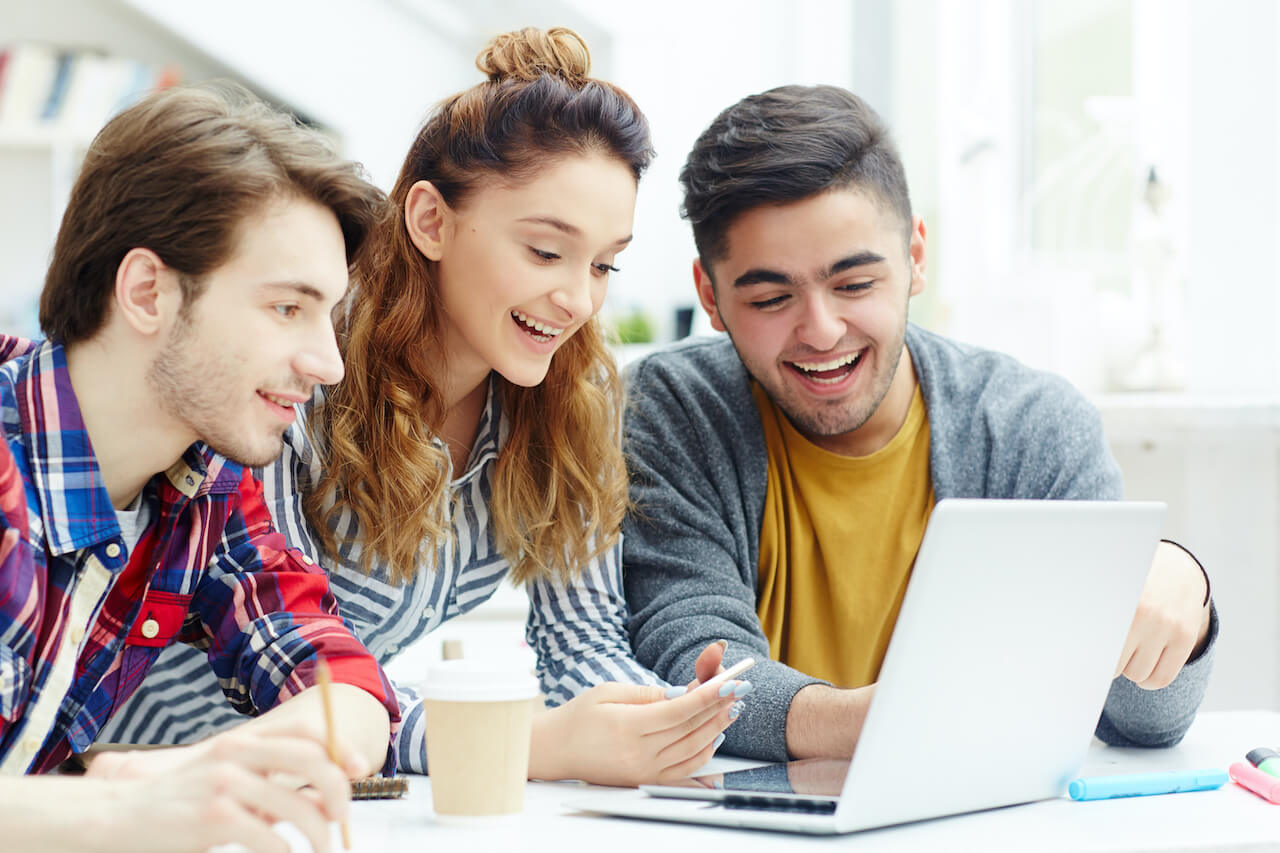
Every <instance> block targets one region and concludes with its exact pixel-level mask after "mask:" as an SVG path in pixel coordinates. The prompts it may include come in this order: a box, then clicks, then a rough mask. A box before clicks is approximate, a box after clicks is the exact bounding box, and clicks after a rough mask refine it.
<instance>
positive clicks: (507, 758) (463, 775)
mask: <svg viewBox="0 0 1280 853" xmlns="http://www.w3.org/2000/svg"><path fill="white" fill-rule="evenodd" d="M536 696H538V682H537V679H535V678H534V677H533V676H532V675H530V674H529V673H528V672H521V671H519V670H516V669H512V668H510V667H505V668H504V667H503V666H501V665H500V664H493V663H483V662H479V661H471V660H447V661H441V662H440V663H437V664H434V665H432V666H431V667H430V668H429V669H428V670H427V680H426V683H425V685H424V686H423V689H422V700H423V703H422V704H423V710H424V713H425V715H426V729H427V773H428V774H429V775H430V778H431V799H432V803H433V805H434V806H435V812H436V816H437V818H439V819H441V820H444V821H446V822H459V823H469V822H471V821H473V820H478V821H481V822H483V821H484V820H485V819H492V818H495V817H502V816H507V815H515V814H518V813H519V812H520V811H521V810H522V809H523V808H524V787H525V780H526V779H527V777H528V774H529V736H530V731H531V728H532V725H533V703H534V698H535V697H536Z"/></svg>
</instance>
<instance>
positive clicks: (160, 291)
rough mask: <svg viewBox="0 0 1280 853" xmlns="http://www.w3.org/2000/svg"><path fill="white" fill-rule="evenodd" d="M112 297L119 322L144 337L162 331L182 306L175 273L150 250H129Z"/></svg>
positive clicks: (117, 268)
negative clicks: (121, 321) (122, 322)
mask: <svg viewBox="0 0 1280 853" xmlns="http://www.w3.org/2000/svg"><path fill="white" fill-rule="evenodd" d="M113 295H114V297H115V306H114V307H115V310H116V312H117V313H118V314H119V316H120V319H121V320H123V321H124V322H125V323H126V324H127V325H128V326H129V327H130V328H131V329H133V330H134V331H136V332H137V333H138V334H140V335H143V336H147V337H150V336H152V335H156V334H158V333H160V332H161V331H163V330H164V329H166V328H167V327H168V325H169V323H170V321H171V318H172V317H174V316H176V315H177V313H178V311H179V309H180V308H181V307H182V293H181V290H180V289H179V287H178V281H177V274H176V273H175V272H174V271H173V270H171V269H169V268H168V267H167V266H165V263H164V261H162V260H160V256H159V255H157V254H156V253H155V252H153V251H151V250H150V249H130V250H129V252H128V253H127V254H126V255H125V256H124V258H123V259H122V260H121V261H120V266H118V267H116V286H115V291H114V294H113Z"/></svg>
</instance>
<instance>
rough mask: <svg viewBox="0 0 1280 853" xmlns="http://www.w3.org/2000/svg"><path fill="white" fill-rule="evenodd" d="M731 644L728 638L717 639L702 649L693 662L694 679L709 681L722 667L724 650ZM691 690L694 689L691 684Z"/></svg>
mask: <svg viewBox="0 0 1280 853" xmlns="http://www.w3.org/2000/svg"><path fill="white" fill-rule="evenodd" d="M728 646H729V641H728V640H717V641H716V642H714V643H712V644H711V645H709V646H707V647H706V648H705V649H703V650H702V654H700V655H698V659H697V660H696V661H695V662H694V664H693V672H694V679H695V680H696V681H698V682H699V683H701V682H703V681H709V680H710V679H711V678H712V677H713V676H714V675H715V674H716V673H717V672H720V670H721V669H722V667H721V663H722V662H723V661H724V651H725V649H726V648H728ZM689 689H690V690H692V689H693V687H692V685H690V688H689Z"/></svg>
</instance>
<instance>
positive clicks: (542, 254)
mask: <svg viewBox="0 0 1280 853" xmlns="http://www.w3.org/2000/svg"><path fill="white" fill-rule="evenodd" d="M529 251H530V252H533V253H534V254H535V255H537V256H538V258H539V259H541V260H544V261H558V260H560V256H559V255H557V254H556V253H555V252H548V251H546V250H544V249H535V248H534V247H533V246H530V247H529Z"/></svg>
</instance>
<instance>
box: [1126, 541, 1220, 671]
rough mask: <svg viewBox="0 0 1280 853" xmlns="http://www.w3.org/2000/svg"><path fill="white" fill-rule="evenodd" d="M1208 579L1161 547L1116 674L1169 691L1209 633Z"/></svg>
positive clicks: (1185, 557)
mask: <svg viewBox="0 0 1280 853" xmlns="http://www.w3.org/2000/svg"><path fill="white" fill-rule="evenodd" d="M1206 591H1207V590H1206V587H1205V579H1204V574H1203V573H1202V572H1201V571H1200V567H1199V566H1197V565H1196V561H1195V560H1193V559H1192V558H1191V556H1190V555H1189V554H1187V552H1185V551H1183V550H1182V549H1181V548H1179V547H1178V546H1176V545H1172V544H1170V543H1168V542H1161V543H1160V544H1159V546H1157V548H1156V555H1155V559H1154V560H1153V561H1152V564H1151V571H1150V572H1149V573H1148V575H1147V583H1146V586H1144V587H1143V589H1142V598H1141V600H1140V601H1139V602H1138V612H1137V613H1136V614H1135V615H1134V617H1133V624H1132V625H1131V626H1130V627H1129V636H1128V638H1127V639H1126V640H1125V644H1124V651H1123V652H1122V653H1121V654H1120V663H1119V664H1118V665H1117V666H1116V675H1117V676H1120V675H1123V676H1124V677H1125V678H1128V679H1129V680H1130V681H1132V682H1133V683H1134V684H1137V685H1138V686H1139V687H1142V688H1145V689H1147V690H1156V689H1159V688H1161V687H1167V686H1168V685H1169V684H1170V683H1172V682H1173V680H1174V678H1176V677H1177V676H1178V673H1179V672H1181V671H1182V667H1183V666H1184V665H1185V664H1186V663H1187V661H1188V660H1190V659H1191V657H1192V656H1193V655H1194V654H1196V653H1198V652H1199V651H1200V650H1201V649H1202V648H1203V646H1204V643H1205V639H1206V638H1207V637H1208V634H1209V604H1208V603H1207V602H1206V601H1205V592H1206Z"/></svg>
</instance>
